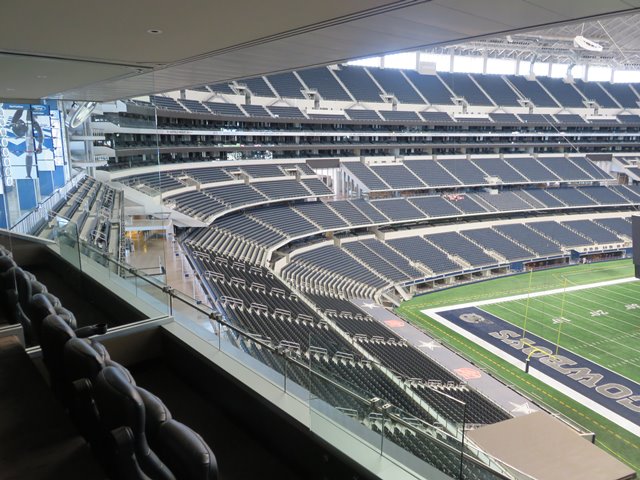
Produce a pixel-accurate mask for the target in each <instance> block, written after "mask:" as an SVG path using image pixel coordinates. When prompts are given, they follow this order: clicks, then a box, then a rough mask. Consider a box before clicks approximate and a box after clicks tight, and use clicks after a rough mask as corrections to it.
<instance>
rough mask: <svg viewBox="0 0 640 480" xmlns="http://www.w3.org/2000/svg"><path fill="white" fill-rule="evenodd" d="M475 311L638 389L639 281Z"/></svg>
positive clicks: (484, 306)
mask: <svg viewBox="0 0 640 480" xmlns="http://www.w3.org/2000/svg"><path fill="white" fill-rule="evenodd" d="M479 308H481V309H482V310H484V311H486V312H489V313H492V314H493V315H496V316H497V317H500V318H501V319H503V320H506V321H507V322H509V323H511V324H513V325H515V326H517V327H519V329H524V327H525V325H526V332H530V333H533V334H536V335H538V336H540V337H542V338H544V339H546V340H548V341H549V342H551V343H552V344H554V345H557V344H559V345H560V346H561V347H563V348H565V349H567V350H570V351H572V352H573V353H576V354H578V355H580V356H582V357H585V358H588V359H589V360H591V361H593V362H594V363H597V364H599V365H602V366H603V367H606V368H608V369H610V370H612V371H614V372H617V373H619V374H621V375H623V376H625V377H627V378H629V379H631V380H634V381H636V382H638V383H640V281H635V282H629V283H620V284H617V285H607V286H596V287H593V288H587V289H584V290H577V291H568V292H561V293H555V294H551V295H542V296H538V297H533V298H522V299H518V300H511V301H505V302H499V303H492V304H488V305H483V306H481V307H479Z"/></svg>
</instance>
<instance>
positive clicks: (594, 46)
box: [573, 35, 602, 52]
mask: <svg viewBox="0 0 640 480" xmlns="http://www.w3.org/2000/svg"><path fill="white" fill-rule="evenodd" d="M573 46H574V47H580V48H582V49H584V50H589V51H590V52H601V51H602V45H600V44H599V43H597V42H594V41H593V40H589V39H588V38H586V37H583V36H582V35H576V37H575V38H574V39H573Z"/></svg>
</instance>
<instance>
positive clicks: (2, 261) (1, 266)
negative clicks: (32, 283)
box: [0, 255, 16, 272]
mask: <svg viewBox="0 0 640 480" xmlns="http://www.w3.org/2000/svg"><path fill="white" fill-rule="evenodd" d="M15 266H16V262H14V261H13V258H11V257H9V256H8V255H2V256H0V272H6V271H7V270H9V269H10V268H13V267H15Z"/></svg>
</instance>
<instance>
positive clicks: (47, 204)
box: [9, 173, 86, 235]
mask: <svg viewBox="0 0 640 480" xmlns="http://www.w3.org/2000/svg"><path fill="white" fill-rule="evenodd" d="M85 176H86V175H85V174H84V173H80V174H78V175H76V176H75V177H73V178H72V179H71V180H70V181H69V182H67V183H66V184H65V185H64V186H63V187H60V188H59V189H58V190H56V191H55V192H53V193H52V194H51V195H49V196H48V197H47V198H45V199H44V200H42V201H41V202H39V203H38V204H37V205H36V206H35V207H34V208H33V210H31V211H30V212H29V213H27V214H26V215H25V216H24V217H22V218H21V219H20V220H18V222H16V224H15V225H12V226H11V228H10V229H9V230H10V231H12V232H16V233H22V234H25V235H28V234H31V233H32V232H33V231H34V229H35V228H36V227H37V225H38V224H39V223H40V222H42V221H47V220H49V213H50V212H51V211H52V210H53V208H54V207H55V205H56V204H57V203H58V202H59V201H61V200H62V199H63V198H64V197H66V196H67V194H68V193H69V191H70V190H72V189H73V188H75V187H76V185H78V183H79V182H80V180H82V179H83V178H84V177H85Z"/></svg>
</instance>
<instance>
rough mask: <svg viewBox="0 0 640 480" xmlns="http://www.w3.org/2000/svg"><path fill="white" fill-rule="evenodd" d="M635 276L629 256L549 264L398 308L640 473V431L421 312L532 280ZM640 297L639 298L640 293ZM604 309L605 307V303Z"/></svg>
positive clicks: (545, 286) (520, 287)
mask: <svg viewBox="0 0 640 480" xmlns="http://www.w3.org/2000/svg"><path fill="white" fill-rule="evenodd" d="M631 276H633V264H632V263H631V261H630V260H621V261H615V262H606V263H601V264H591V265H579V266H573V267H566V268H560V269H552V270H544V271H538V272H534V273H533V274H532V275H529V274H524V275H517V276H511V277H505V278H500V279H496V280H491V281H487V282H482V283H477V284H471V285H466V286H462V287H457V288H451V289H448V290H444V291H440V292H434V293H430V294H427V295H423V296H420V297H416V298H414V299H412V300H410V301H408V302H404V303H403V304H402V305H400V307H399V308H398V309H397V313H398V314H399V315H400V316H402V317H403V318H405V319H406V320H408V321H410V322H411V323H413V324H414V325H417V326H419V327H420V328H422V329H424V330H425V331H426V332H427V333H428V334H430V335H431V336H433V337H435V338H438V339H439V340H441V341H442V342H443V343H445V344H448V345H449V346H451V347H452V348H453V349H454V350H457V351H459V352H461V354H462V355H463V356H465V357H466V358H468V359H469V360H471V361H472V362H473V363H475V364H476V365H478V366H480V367H481V368H483V369H485V370H488V371H490V372H491V373H492V374H493V375H495V376H497V377H499V378H501V379H502V380H503V381H504V382H505V383H507V384H509V385H513V386H514V387H515V388H516V389H518V390H520V391H522V392H524V393H525V394H527V395H529V396H530V397H532V398H533V399H534V400H536V401H537V402H538V403H539V404H541V405H544V406H546V407H547V408H549V409H551V410H554V411H557V412H559V413H561V414H562V415H564V416H565V417H567V418H569V419H571V420H573V421H574V422H576V423H578V424H580V425H581V426H582V427H583V428H585V429H587V430H590V431H592V432H594V433H595V434H596V444H597V445H599V446H600V447H601V448H603V449H604V450H605V451H607V452H609V453H611V454H612V455H614V456H615V457H616V458H618V459H619V460H621V461H623V462H624V463H626V464H627V465H629V466H630V467H631V468H633V469H634V470H635V471H636V472H638V473H640V439H639V438H638V437H637V436H635V435H633V434H632V433H629V432H628V431H627V430H625V429H623V428H621V427H619V426H618V425H616V424H615V423H613V422H611V421H609V420H607V419H606V418H604V417H602V416H600V415H598V414H596V413H595V412H593V411H592V410H591V409H589V408H587V407H585V406H583V405H582V404H580V403H579V402H576V401H574V400H573V399H571V398H569V397H567V396H565V395H563V394H561V393H559V392H558V391H556V390H555V389H553V388H551V387H549V386H547V385H546V384H544V383H543V382H541V381H539V380H537V379H535V378H533V377H531V376H530V375H527V374H525V373H524V372H523V371H521V370H520V369H518V368H516V367H514V366H513V365H511V364H510V363H508V362H506V361H504V360H501V359H500V358H498V357H496V356H495V355H492V354H490V353H489V352H487V351H486V350H484V349H482V348H480V347H478V346H477V345H476V344H475V343H473V342H471V341H469V340H467V339H466V338H464V337H462V336H461V335H458V334H456V333H455V332H453V331H451V330H449V329H448V328H446V327H444V326H443V325H442V324H440V323H439V322H437V321H436V320H433V319H431V318H429V317H427V316H425V315H424V314H422V313H421V312H420V310H423V309H426V308H434V307H437V306H446V305H453V304H457V303H465V302H472V301H474V300H485V299H490V298H500V297H505V296H509V295H518V294H522V293H526V292H527V291H529V284H530V283H531V290H530V291H531V292H534V291H544V290H552V289H556V288H562V287H563V286H564V285H565V281H566V283H567V284H568V285H584V284H589V283H595V282H600V281H606V280H612V279H616V278H626V277H631ZM565 279H566V280H565ZM638 300H639V301H638V303H640V296H639V298H638ZM565 301H566V299H565ZM631 303H635V302H631ZM603 310H605V311H606V309H603ZM565 326H566V324H565V325H563V329H564V327H565Z"/></svg>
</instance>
